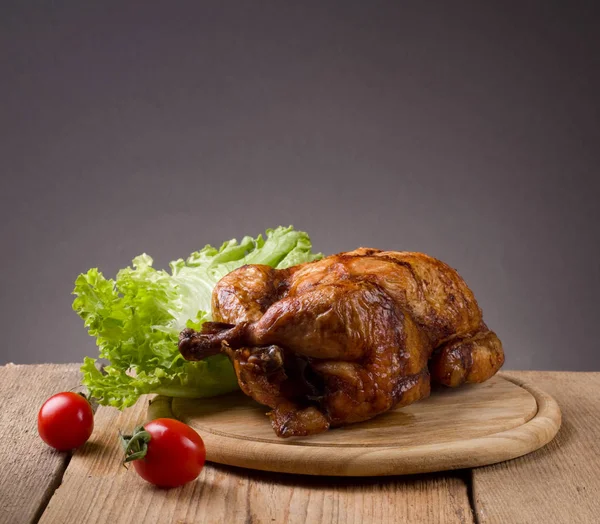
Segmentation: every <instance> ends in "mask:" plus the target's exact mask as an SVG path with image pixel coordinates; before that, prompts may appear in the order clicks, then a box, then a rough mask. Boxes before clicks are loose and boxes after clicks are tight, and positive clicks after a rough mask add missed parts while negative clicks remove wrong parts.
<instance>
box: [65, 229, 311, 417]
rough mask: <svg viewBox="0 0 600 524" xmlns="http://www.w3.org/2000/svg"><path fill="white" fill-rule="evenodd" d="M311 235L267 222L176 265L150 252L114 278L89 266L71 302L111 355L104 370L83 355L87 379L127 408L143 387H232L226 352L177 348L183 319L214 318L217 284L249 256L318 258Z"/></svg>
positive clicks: (193, 392)
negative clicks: (193, 353) (202, 355)
mask: <svg viewBox="0 0 600 524" xmlns="http://www.w3.org/2000/svg"><path fill="white" fill-rule="evenodd" d="M311 249H312V246H311V243H310V239H309V237H308V235H307V234H306V233H304V232H302V231H296V230H294V229H293V227H291V226H290V227H287V228H284V227H279V228H277V229H275V230H272V229H269V230H267V233H266V238H263V237H262V235H259V236H258V237H257V238H252V237H248V236H246V237H244V238H243V239H242V240H241V241H240V242H239V243H238V242H237V241H236V240H230V241H228V242H225V243H224V244H223V245H222V246H221V247H220V248H219V249H216V248H214V247H212V246H209V245H207V246H206V247H204V248H203V249H201V250H200V251H197V252H195V253H192V254H191V255H190V256H189V257H188V258H187V259H186V260H183V259H178V260H175V261H174V262H171V264H170V268H171V272H170V273H169V272H167V271H163V270H157V269H155V268H153V267H152V258H151V257H150V256H148V255H146V254H143V255H140V256H138V257H136V258H134V259H133V267H127V268H125V269H122V270H121V271H119V272H118V274H117V278H116V279H115V280H112V279H107V278H105V277H104V276H103V275H102V273H100V272H99V271H98V269H95V268H93V269H90V270H89V271H88V272H87V273H85V274H81V275H79V277H77V280H76V281H75V290H74V291H73V294H74V295H76V297H77V298H75V300H74V302H73V309H74V310H75V311H76V312H77V314H78V315H79V316H80V317H81V318H82V319H83V321H84V324H85V326H86V327H87V328H88V332H89V334H90V335H91V336H93V337H95V338H96V343H97V345H98V347H99V350H100V358H102V359H106V360H108V361H109V362H110V364H108V365H107V366H105V367H104V369H103V371H102V372H101V371H100V370H99V369H98V367H97V360H96V359H93V358H89V357H86V358H85V360H84V363H83V366H82V367H81V371H82V373H83V384H84V385H85V386H87V388H88V390H89V392H90V394H91V395H92V396H93V397H95V398H96V399H97V400H98V402H99V403H100V404H103V405H110V406H115V407H117V408H120V409H122V408H124V407H127V406H131V405H133V404H134V403H135V402H136V401H137V399H138V398H139V396H140V395H143V394H146V393H160V394H165V395H170V396H175V397H193V398H201V397H211V396H215V395H220V394H223V393H227V392H229V391H233V390H235V389H236V388H237V387H238V386H237V381H236V378H235V373H234V371H233V367H232V366H231V363H230V362H229V359H228V358H227V357H225V356H223V355H216V356H213V357H209V358H207V359H205V360H203V361H201V362H187V361H185V360H184V359H183V357H182V356H181V355H180V354H179V351H178V349H177V343H178V336H179V332H180V331H181V330H182V329H183V328H184V327H186V326H187V327H193V328H195V329H199V328H200V326H201V325H202V323H203V322H204V321H206V320H209V319H210V310H211V307H210V303H211V293H212V290H213V288H214V286H215V284H216V283H217V282H218V281H219V280H220V279H221V278H222V277H223V276H225V275H226V274H227V273H229V272H230V271H232V270H234V269H236V268H238V267H240V266H242V265H244V264H268V265H270V266H272V267H277V268H283V267H289V266H292V265H295V264H300V263H303V262H310V261H312V260H317V259H319V258H320V257H321V256H322V255H320V254H314V253H312V251H311Z"/></svg>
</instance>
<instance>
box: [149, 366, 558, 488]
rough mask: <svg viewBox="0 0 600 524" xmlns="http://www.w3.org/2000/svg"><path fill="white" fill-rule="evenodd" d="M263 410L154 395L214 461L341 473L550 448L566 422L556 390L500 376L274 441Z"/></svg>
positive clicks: (464, 464) (449, 464)
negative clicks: (371, 416)
mask: <svg viewBox="0 0 600 524" xmlns="http://www.w3.org/2000/svg"><path fill="white" fill-rule="evenodd" d="M267 411H268V408H266V407H265V406H262V405H260V404H258V403H256V402H254V401H253V400H252V399H250V398H249V397H246V396H245V395H243V394H242V393H234V394H231V395H226V396H222V397H217V398H212V399H207V400H191V399H179V398H177V399H171V398H168V397H157V398H156V399H155V400H154V401H153V403H152V404H151V407H150V408H149V417H150V418H156V417H157V416H171V417H173V418H177V419H179V420H181V421H183V422H185V423H186V424H189V425H190V426H192V427H193V428H195V429H196V430H197V431H198V433H200V435H201V436H202V438H203V439H204V442H205V444H206V450H207V460H210V461H212V462H218V463H221V464H228V465H232V466H240V467H245V468H252V469H259V470H264V471H275V472H281V473H302V474H307V475H336V476H373V475H404V474H410V473H425V472H431V471H442V470H449V469H458V468H470V467H476V466H484V465H487V464H494V463H496V462H501V461H504V460H509V459H513V458H516V457H519V456H521V455H525V454H527V453H529V452H531V451H534V450H536V449H538V448H540V447H542V446H544V445H545V444H547V443H548V442H550V441H551V440H552V439H553V438H554V436H555V435H556V433H557V431H558V429H559V427H560V421H561V414H560V409H559V407H558V404H557V403H556V401H555V400H554V399H553V398H552V397H551V396H550V395H548V394H546V393H544V392H543V391H541V390H539V389H538V388H536V387H535V386H534V385H532V384H528V383H523V382H521V381H519V380H518V379H515V378H512V377H510V376H508V375H504V374H502V375H498V376H495V377H493V378H492V379H490V380H488V381H487V382H485V383H483V384H476V385H470V386H463V387H460V388H457V389H448V388H436V389H434V390H433V391H432V394H431V396H430V397H429V398H428V399H425V400H422V401H419V402H416V403H414V404H412V405H410V406H407V407H404V408H400V409H397V410H395V411H391V412H388V413H385V414H383V415H380V416H378V417H375V418H374V419H372V420H369V421H366V422H361V423H359V424H352V425H349V426H345V427H342V428H337V429H333V430H330V431H328V432H326V433H322V434H320V435H314V436H312V437H294V438H289V439H280V438H278V437H277V436H276V435H275V433H274V432H273V430H272V428H271V424H270V422H269V419H268V418H267V417H266V415H265V414H266V412H267Z"/></svg>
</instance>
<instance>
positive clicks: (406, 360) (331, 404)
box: [179, 248, 504, 437]
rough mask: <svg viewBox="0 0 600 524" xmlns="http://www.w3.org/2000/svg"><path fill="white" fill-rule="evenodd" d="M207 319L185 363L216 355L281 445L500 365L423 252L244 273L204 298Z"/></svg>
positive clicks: (451, 277)
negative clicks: (265, 413)
mask: <svg viewBox="0 0 600 524" xmlns="http://www.w3.org/2000/svg"><path fill="white" fill-rule="evenodd" d="M212 310H213V311H212V313H213V317H214V320H215V322H210V323H206V324H205V325H204V327H203V331H202V332H200V333H197V332H194V331H192V330H184V331H183V332H182V334H181V337H180V344H179V349H180V351H181V353H182V354H183V356H184V357H185V358H186V359H188V360H200V359H202V358H205V357H207V356H209V355H212V354H215V353H218V352H219V351H223V352H225V353H226V354H228V355H229V357H230V358H231V360H232V362H233V364H234V367H235V371H236V373H237V376H238V381H239V384H240V387H241V388H242V390H243V391H244V392H245V393H246V394H247V395H249V396H251V397H252V398H254V399H255V400H257V401H258V402H261V403H262V404H265V405H267V406H270V407H271V408H273V410H272V411H271V413H270V416H271V421H272V424H273V428H274V429H275V432H276V433H277V435H279V436H281V437H288V436H298V435H310V434H314V433H319V432H321V431H325V430H327V429H328V428H329V427H332V426H340V425H343V424H348V423H352V422H358V421H361V420H366V419H369V418H372V417H374V416H376V415H378V414H380V413H383V412H385V411H387V410H389V409H391V408H393V407H399V406H405V405H407V404H410V403H412V402H415V401H416V400H419V399H421V398H424V397H427V396H428V395H429V388H430V380H433V381H435V382H439V383H441V384H445V385H447V386H452V387H455V386H459V385H460V384H463V383H469V382H483V381H484V380H487V379H488V378H490V377H491V376H492V375H494V374H495V373H496V372H497V371H498V369H499V368H500V367H501V366H502V364H503V363H504V352H503V350H502V345H501V343H500V341H499V340H498V337H497V336H496V335H495V334H494V333H493V332H492V331H490V330H489V329H488V328H487V326H486V325H485V324H484V323H483V320H482V316H481V310H480V309H479V306H478V305H477V302H476V300H475V297H474V296H473V293H472V292H471V290H470V289H469V288H468V287H467V285H466V284H465V282H464V281H463V280H462V278H461V277H460V276H459V275H458V273H457V272H456V271H455V270H453V269H452V268H450V267H449V266H448V265H446V264H444V263H443V262H440V261H439V260H436V259H434V258H432V257H429V256H427V255H424V254H422V253H409V252H395V251H380V250H377V249H366V248H360V249H357V250H355V251H351V252H348V253H340V254H338V255H333V256H330V257H327V258H324V259H322V260H319V261H317V262H311V263H308V264H302V265H299V266H294V267H291V268H288V269H281V270H276V269H273V268H270V267H268V266H261V265H251V266H244V267H241V268H239V269H237V270H235V271H233V272H231V273H229V274H228V275H226V276H225V277H224V278H223V279H222V280H221V281H220V282H219V283H218V284H217V286H216V288H215V290H214V292H213V302H212Z"/></svg>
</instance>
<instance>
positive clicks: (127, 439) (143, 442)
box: [119, 426, 152, 464]
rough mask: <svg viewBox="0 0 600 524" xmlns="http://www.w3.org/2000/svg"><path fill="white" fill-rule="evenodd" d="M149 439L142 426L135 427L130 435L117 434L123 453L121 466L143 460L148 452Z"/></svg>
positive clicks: (148, 434)
mask: <svg viewBox="0 0 600 524" xmlns="http://www.w3.org/2000/svg"><path fill="white" fill-rule="evenodd" d="M151 438H152V437H151V436H150V433H148V432H147V431H146V429H145V428H144V426H137V427H136V428H135V429H134V430H133V434H132V435H122V434H121V433H120V432H119V440H120V441H121V446H122V447H123V451H124V452H125V459H124V460H123V464H126V463H127V462H132V461H134V460H139V459H141V458H144V457H145V456H146V453H147V452H148V442H150V439H151Z"/></svg>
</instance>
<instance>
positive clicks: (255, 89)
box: [0, 0, 600, 370]
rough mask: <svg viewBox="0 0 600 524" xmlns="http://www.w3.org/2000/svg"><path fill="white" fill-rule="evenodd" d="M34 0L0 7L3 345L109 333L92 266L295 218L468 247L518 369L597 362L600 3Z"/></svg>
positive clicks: (34, 358)
mask: <svg viewBox="0 0 600 524" xmlns="http://www.w3.org/2000/svg"><path fill="white" fill-rule="evenodd" d="M38 4H39V5H38ZM38 4H34V3H32V2H29V3H27V2H12V1H11V2H7V1H4V2H2V4H1V6H0V68H1V69H0V148H1V155H0V159H1V163H0V173H1V185H2V187H1V188H0V189H1V196H0V199H1V202H0V235H1V236H0V246H1V250H2V254H1V259H2V271H1V272H0V285H1V296H0V301H1V302H0V308H1V311H0V313H1V316H0V318H1V327H2V342H1V345H0V351H1V353H0V363H3V362H9V361H14V362H48V361H52V362H68V361H79V360H81V359H82V358H83V356H84V355H86V354H89V355H93V354H95V345H94V342H93V340H92V339H91V338H89V337H88V336H87V334H86V332H85V330H84V328H83V326H82V322H81V321H80V320H79V318H78V317H77V316H76V315H75V313H73V312H72V311H71V301H72V297H71V295H70V293H71V290H72V284H73V281H74V279H75V277H76V276H77V274H78V273H80V272H82V271H85V270H87V269H88V268H89V267H92V266H97V267H99V268H100V269H101V270H102V271H103V272H104V273H105V274H106V275H110V276H113V275H114V274H115V272H116V271H117V269H118V268H120V267H122V266H125V265H127V264H129V263H130V261H131V259H132V257H134V256H135V255H137V254H139V253H141V252H144V251H145V252H147V253H149V254H151V255H152V256H154V257H155V260H156V262H157V264H158V265H159V266H161V267H162V266H165V265H166V264H167V262H168V261H169V260H170V259H174V258H177V257H180V256H185V255H187V254H188V253H189V252H191V251H193V250H195V249H197V248H199V247H201V246H203V245H204V244H205V243H221V242H222V241H223V240H226V239H229V238H232V237H240V236H242V235H244V234H252V235H256V234H257V233H259V232H260V231H262V230H264V229H265V228H268V227H274V226H277V225H279V224H282V225H288V224H293V225H295V226H296V227H297V228H301V229H304V230H307V231H308V232H309V233H310V234H311V236H312V239H313V243H314V246H315V248H316V249H317V250H321V251H323V252H325V253H333V252H338V251H343V250H349V249H353V248H355V247H357V246H371V247H378V248H384V249H397V250H419V251H425V252H427V253H429V254H431V255H434V256H436V257H439V258H441V259H443V260H445V261H447V262H448V263H450V264H451V265H452V266H454V267H456V268H457V269H458V270H459V271H460V273H461V274H462V275H463V277H464V278H465V279H466V280H467V282H468V283H469V284H470V286H471V287H472V288H473V290H474V291H475V294H476V296H477V298H478V299H479V302H480V304H481V306H482V308H483V310H484V316H485V319H486V320H487V322H488V324H489V325H490V326H491V327H492V328H494V329H495V330H496V331H497V332H498V334H499V335H500V337H501V339H502V340H503V341H504V344H505V347H506V352H507V355H508V359H507V367H510V368H523V369H571V370H592V369H595V370H598V369H600V352H599V351H598V349H599V347H598V340H597V338H596V335H595V327H594V326H596V325H597V324H598V323H599V322H600V319H599V315H598V314H599V313H600V311H599V308H598V305H597V304H598V302H597V300H598V299H597V297H598V294H599V292H600V284H599V276H600V263H599V258H598V257H599V255H600V248H599V244H598V234H597V231H598V223H599V218H600V216H599V215H600V213H599V211H598V198H599V195H600V192H599V190H600V183H599V181H598V176H597V175H598V161H599V160H600V152H599V149H600V126H599V121H600V103H599V95H598V93H599V92H600V73H599V71H600V54H599V53H598V49H597V39H598V32H597V31H598V22H599V18H598V16H597V15H596V13H593V12H592V6H593V3H590V4H589V6H587V5H586V4H585V3H581V2H580V3H574V4H571V5H570V6H569V5H568V3H567V2H565V3H564V5H563V7H560V8H559V7H550V6H549V3H548V2H540V3H537V4H535V3H531V2H529V3H522V2H517V3H514V4H511V3H508V2H497V3H496V4H495V7H494V4H491V3H489V2H471V3H454V2H441V3H439V4H437V5H436V4H435V3H432V2H414V3H409V2H396V3H393V2H381V3H380V2H349V1H338V2H331V1H330V2H246V1H241V0H240V1H236V2H210V3H209V2H204V3H202V2H200V3H196V2H194V3H184V2H164V3H163V4H160V3H158V2H127V3H126V4H127V5H123V6H120V7H119V4H120V3H118V2H114V3H111V2H96V3H95V5H93V6H89V5H85V6H84V5H80V4H87V2H60V1H59V2H52V3H51V2H39V3H38Z"/></svg>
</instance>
